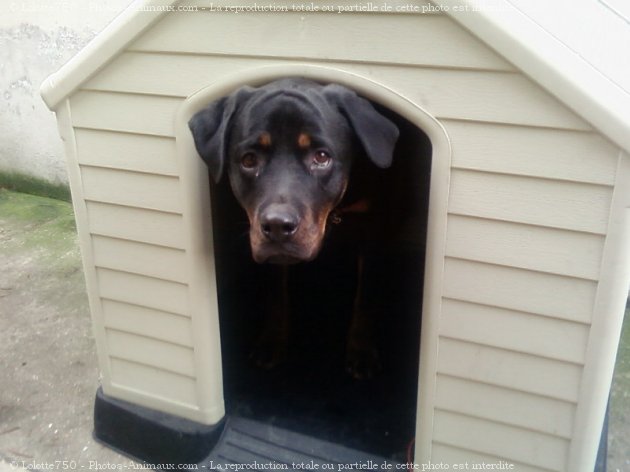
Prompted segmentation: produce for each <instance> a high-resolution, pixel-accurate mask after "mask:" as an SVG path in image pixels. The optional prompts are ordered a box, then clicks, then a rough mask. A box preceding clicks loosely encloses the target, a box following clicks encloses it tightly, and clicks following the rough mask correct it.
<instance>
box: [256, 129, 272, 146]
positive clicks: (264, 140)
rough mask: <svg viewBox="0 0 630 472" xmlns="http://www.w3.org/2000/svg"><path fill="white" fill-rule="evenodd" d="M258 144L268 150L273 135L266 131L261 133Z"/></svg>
mask: <svg viewBox="0 0 630 472" xmlns="http://www.w3.org/2000/svg"><path fill="white" fill-rule="evenodd" d="M258 144H260V145H261V146H262V147H266V148H267V147H269V146H271V135H270V134H269V133H267V132H266V131H264V132H262V133H260V136H258Z"/></svg>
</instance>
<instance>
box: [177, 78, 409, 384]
mask: <svg viewBox="0 0 630 472" xmlns="http://www.w3.org/2000/svg"><path fill="white" fill-rule="evenodd" d="M189 127H190V130H191V132H192V135H193V138H194V142H195V146H196V149H197V151H198V153H199V155H200V156H201V158H202V159H203V160H204V161H205V162H206V164H207V166H208V168H209V172H210V175H211V176H212V178H213V179H214V180H215V181H216V182H218V181H219V180H220V179H221V178H222V176H223V175H224V174H227V176H228V178H229V182H230V186H231V188H232V192H233V194H234V196H235V197H236V200H237V201H238V202H239V204H240V205H241V206H242V208H243V209H244V210H245V212H246V213H247V217H248V220H249V242H250V246H251V253H252V256H253V259H254V260H255V261H256V262H258V263H261V264H262V263H269V264H276V265H278V266H279V267H280V273H281V274H282V275H281V276H280V277H279V281H278V282H279V289H278V291H276V292H275V293H274V295H273V303H272V306H270V307H269V316H268V318H269V320H268V323H266V328H265V329H264V330H263V333H262V336H261V338H260V342H259V345H258V346H257V348H256V350H255V353H254V357H255V360H256V363H257V364H258V365H259V366H261V367H266V368H271V367H274V366H275V365H277V364H279V363H280V362H282V360H283V359H284V358H285V357H286V355H287V344H288V336H289V328H288V326H289V322H288V311H289V303H288V293H287V280H286V277H287V275H286V274H287V267H288V266H289V265H291V264H295V263H299V262H308V261H312V260H313V259H314V258H316V257H317V255H318V253H319V252H320V249H321V248H322V245H323V244H324V241H325V240H326V235H327V233H328V232H329V229H330V227H331V226H333V225H335V224H337V223H339V222H340V221H341V220H343V219H344V218H345V216H346V215H350V214H352V215H357V214H361V215H365V218H366V221H368V220H369V219H370V216H369V215H370V214H371V213H373V207H374V202H373V201H372V200H371V199H370V198H367V197H366V196H365V193H364V191H363V190H364V189H365V188H367V187H370V186H373V185H375V184H374V182H375V179H378V177H374V176H375V175H377V174H378V172H379V170H382V169H387V168H388V167H390V165H391V163H392V159H393V154H394V148H395V146H396V142H397V140H398V137H399V130H398V127H397V126H396V125H395V124H394V122H393V121H392V120H390V119H389V118H387V117H385V116H384V115H383V114H382V113H379V111H377V110H376V108H375V107H374V106H373V105H372V104H371V103H370V102H369V101H368V100H366V99H365V98H362V97H360V96H359V95H357V94H356V93H355V92H354V91H352V90H350V89H348V88H346V87H344V86H341V85H338V84H320V83H317V82H314V81H310V80H306V79H300V78H288V79H282V80H277V81H274V82H271V83H268V84H266V85H264V86H261V87H257V88H254V87H249V86H246V87H243V88H240V89H239V90H237V91H235V92H234V93H232V94H231V95H229V96H227V97H223V98H221V99H219V100H216V101H214V102H212V103H210V104H208V105H207V106H206V107H205V108H203V109H202V110H201V111H199V112H198V113H196V114H195V115H194V116H193V117H192V118H191V119H190V121H189ZM355 175H358V177H356V179H357V180H360V181H361V182H360V184H358V183H357V182H352V183H353V185H349V184H350V179H351V176H352V179H355ZM373 226H374V224H373V223H368V224H366V225H364V227H363V229H362V230H361V231H360V232H359V233H360V234H359V235H358V241H357V244H358V245H360V244H362V243H363V242H365V240H366V237H365V234H364V232H365V231H367V232H369V231H371V229H370V228H369V227H373ZM374 230H375V231H376V229H374ZM359 240H360V241H359ZM359 254H360V250H359ZM357 264H358V267H359V271H358V273H359V279H361V278H362V275H361V274H362V272H363V271H362V270H361V268H362V266H363V265H364V264H365V262H364V260H363V258H362V257H361V256H359V260H358V262H357ZM363 292H365V284H364V283H362V281H361V280H359V281H358V283H357V294H356V296H355V303H354V310H353V311H354V312H353V315H352V321H351V324H350V330H349V334H348V340H347V348H346V369H347V370H348V372H349V373H350V374H351V375H352V376H353V377H354V378H357V379H360V378H369V377H371V376H373V375H374V374H375V373H376V372H377V371H378V369H379V363H380V361H379V356H378V353H377V351H376V349H375V347H374V344H373V340H372V337H373V326H374V323H373V320H372V314H371V311H372V310H370V309H369V307H368V306H367V305H368V303H366V302H365V297H364V293H363Z"/></svg>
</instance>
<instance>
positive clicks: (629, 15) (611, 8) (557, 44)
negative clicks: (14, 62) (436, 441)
mask: <svg viewBox="0 0 630 472" xmlns="http://www.w3.org/2000/svg"><path fill="white" fill-rule="evenodd" d="M180 1H181V0H136V1H134V2H133V3H131V4H130V5H129V7H128V8H127V9H126V10H125V11H124V12H123V13H121V14H120V15H119V16H118V17H117V18H116V19H115V20H114V21H113V22H112V23H110V24H109V25H108V26H107V27H106V28H105V29H104V30H103V32H102V33H101V34H99V35H98V37H97V38H96V39H94V40H93V41H92V42H91V43H90V44H88V46H87V47H85V48H84V49H83V50H82V51H81V52H80V53H79V54H77V55H76V56H75V57H74V58H73V59H72V60H70V61H69V62H68V63H67V64H65V65H64V66H63V67H62V68H61V69H60V70H59V71H58V72H56V73H55V74H53V75H51V76H50V77H49V78H48V79H47V80H46V81H45V82H44V83H43V84H42V87H41V94H42V97H43V98H44V101H45V102H46V104H47V105H48V107H49V108H51V109H55V108H56V107H57V106H58V105H59V103H61V102H62V101H63V100H64V99H65V98H66V97H68V96H70V95H71V94H72V93H73V92H74V91H75V90H77V89H78V88H79V87H80V85H81V84H82V83H84V82H85V81H87V80H88V79H90V78H91V77H93V76H94V75H96V74H98V72H99V70H100V69H101V68H102V67H103V66H105V65H106V64H107V63H108V62H109V61H110V60H111V59H113V58H114V57H115V56H116V55H117V54H118V53H119V52H121V51H122V50H123V49H124V48H125V47H126V45H127V44H129V43H130V42H132V41H133V40H134V39H135V38H136V37H138V36H139V35H140V34H142V33H143V32H144V31H146V30H147V29H149V28H151V26H152V25H154V24H155V23H157V22H158V21H159V20H160V19H161V18H162V16H163V15H166V14H168V10H169V7H170V6H174V5H176V4H177V3H179V2H180ZM624 2H625V0H578V1H575V0H561V1H558V2H551V3H553V5H551V4H550V2H546V1H545V0H433V2H432V3H433V4H434V5H435V6H436V8H439V9H440V10H441V11H443V12H445V13H446V14H447V15H449V16H450V17H451V18H452V19H453V20H455V21H456V22H457V23H459V24H460V25H461V26H462V27H464V28H466V29H467V30H469V31H470V32H471V33H472V34H474V35H475V36H477V37H478V38H480V39H481V40H482V41H484V42H485V43H487V44H488V45H490V46H491V47H492V48H493V49H495V50H496V51H497V52H498V53H499V54H501V55H502V56H503V57H505V58H506V59H507V60H509V61H510V62H512V63H513V64H514V65H515V66H516V67H518V68H519V69H521V70H522V71H523V72H524V73H525V74H527V75H528V76H529V77H530V78H532V79H533V80H534V81H536V82H537V83H538V84H539V85H540V86H542V87H543V88H545V89H546V90H547V91H548V92H550V93H551V94H552V95H554V96H555V97H557V98H558V99H559V100H560V101H562V102H563V103H564V104H565V105H566V106H568V107H569V108H571V109H573V111H575V112H576V113H577V114H579V115H580V116H582V117H583V118H584V119H585V120H587V121H589V122H590V123H591V124H592V125H593V126H594V127H595V128H597V129H599V130H600V131H601V132H602V133H603V134H605V135H606V136H608V137H609V138H610V139H611V140H612V141H614V142H616V143H617V144H618V145H620V146H621V147H623V148H624V149H626V150H628V151H630V74H628V70H630V56H629V55H628V54H625V52H627V51H628V49H630V28H629V27H628V22H629V21H630V8H628V7H627V6H626V5H625V3H624ZM244 3H247V2H242V1H241V3H240V4H244ZM252 3H253V2H252ZM622 51H623V52H624V53H623V54H622V53H621V52H622Z"/></svg>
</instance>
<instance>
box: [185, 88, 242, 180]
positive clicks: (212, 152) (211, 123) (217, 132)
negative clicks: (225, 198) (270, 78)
mask: <svg viewBox="0 0 630 472" xmlns="http://www.w3.org/2000/svg"><path fill="white" fill-rule="evenodd" d="M253 91H254V89H253V88H251V87H243V88H241V89H239V90H237V91H236V92H234V93H233V94H232V95H230V96H228V97H223V98H221V99H219V100H216V101H214V102H212V103H210V104H209V105H208V106H206V107H205V108H204V109H202V110H201V111H199V112H197V113H196V114H195V115H194V116H193V117H192V118H191V119H190V121H188V127H189V128H190V131H191V132H192V135H193V138H194V140H195V148H197V152H198V153H199V155H200V156H201V158H202V159H203V160H204V161H205V163H206V164H207V165H208V169H209V170H210V174H212V178H213V179H214V181H215V182H219V180H221V175H222V174H223V167H224V166H225V161H226V160H227V145H228V144H227V140H228V130H229V129H230V126H229V125H230V122H231V121H232V116H233V115H234V112H235V111H236V109H237V107H238V106H239V104H241V103H242V102H243V101H245V100H246V99H247V98H248V97H249V96H251V94H252V93H253Z"/></svg>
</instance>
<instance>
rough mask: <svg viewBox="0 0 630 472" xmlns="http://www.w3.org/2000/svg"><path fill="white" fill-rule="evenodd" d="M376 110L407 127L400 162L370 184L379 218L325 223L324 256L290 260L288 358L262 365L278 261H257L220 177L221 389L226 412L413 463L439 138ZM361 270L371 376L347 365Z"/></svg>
mask: <svg viewBox="0 0 630 472" xmlns="http://www.w3.org/2000/svg"><path fill="white" fill-rule="evenodd" d="M375 107H377V108H378V109H379V111H380V112H381V113H382V114H384V115H386V116H387V117H389V118H390V119H392V121H394V122H395V123H396V124H397V125H398V127H399V130H400V131H401V134H400V138H399V140H398V142H397V145H396V149H395V154H394V161H393V164H392V166H391V167H390V168H389V169H386V170H382V169H376V170H377V171H378V172H377V177H376V178H375V179H374V181H373V182H371V184H370V188H369V189H368V192H369V194H368V195H367V198H368V199H369V201H371V202H374V204H373V207H372V208H373V210H371V211H374V212H377V216H376V217H373V218H371V219H369V220H368V221H367V223H366V221H365V215H362V214H359V213H357V214H344V215H343V216H342V217H341V218H337V219H336V220H335V221H329V222H328V230H327V233H326V240H325V243H324V246H323V248H322V250H321V252H320V254H319V255H318V256H317V258H316V259H315V260H314V261H312V262H308V263H299V264H294V265H291V266H288V268H287V271H288V272H287V273H288V276H287V279H286V280H287V288H288V293H289V305H290V313H291V315H290V316H291V318H290V337H289V344H288V356H287V359H286V361H285V362H283V363H281V364H279V365H277V366H275V367H274V368H271V369H265V368H261V367H259V366H256V365H255V363H254V362H252V359H251V353H252V350H253V349H254V347H255V345H256V342H257V337H258V335H259V333H260V332H261V329H262V323H263V322H264V320H263V318H264V316H263V312H264V309H265V307H264V305H265V303H267V300H268V298H269V294H270V293H274V289H273V288H272V287H269V284H270V283H271V281H273V280H276V279H277V277H274V275H273V271H277V270H280V269H279V267H278V266H273V265H269V264H257V263H255V262H254V261H253V260H252V257H251V251H250V248H249V240H248V221H247V216H246V215H245V212H244V211H243V210H242V209H241V208H240V206H239V205H238V203H237V202H236V200H235V198H234V196H233V195H232V194H231V190H230V187H229V182H227V179H223V180H222V181H221V182H220V183H219V184H216V185H215V184H213V185H212V188H211V192H212V196H211V197H212V204H213V230H214V245H215V261H216V270H217V285H218V287H217V288H218V296H219V313H220V325H221V344H222V361H223V381H224V394H225V405H226V410H227V414H228V415H231V416H237V417H245V418H249V419H254V420H257V421H260V422H263V423H265V424H272V425H274V426H278V427H282V428H286V429H288V430H291V431H296V432H299V433H302V434H306V435H309V436H312V437H316V438H320V439H324V440H326V441H331V442H334V443H337V444H341V445H344V446H347V447H350V448H352V449H356V450H360V451H366V452H369V453H372V454H378V455H379V456H382V457H386V458H391V459H392V460H400V461H405V460H406V459H407V449H408V448H409V446H410V443H411V441H412V440H413V437H414V434H415V423H416V401H417V389H418V365H419V337H420V328H421V327H420V323H421V307H422V287H423V273H424V251H425V239H426V220H427V210H428V198H429V197H428V194H429V181H430V168H431V144H430V141H429V139H428V137H427V136H426V135H425V134H424V133H423V132H422V131H421V130H420V129H418V128H417V127H416V126H414V125H413V124H411V123H410V122H408V121H407V120H405V119H403V118H402V117H400V116H398V115H396V114H394V113H392V112H390V111H389V110H386V109H383V108H382V107H379V106H378V105H375ZM364 165H372V164H371V163H369V162H367V161H366V162H365V163H364ZM355 166H356V168H355V169H354V170H353V172H360V171H361V168H362V164H360V163H359V164H355ZM352 180H353V177H352V176H351V179H350V184H349V186H352ZM350 188H351V187H349V191H350ZM375 221H376V223H375ZM366 234H369V235H370V237H369V238H367V239H368V240H369V244H365V239H366V238H365V235H366ZM359 258H361V259H362V261H363V262H362V264H361V267H360V269H359V266H360V265H359V264H358V263H357V261H358V260H359ZM359 270H362V271H367V272H366V273H365V274H364V275H365V277H363V279H362V280H365V282H364V283H365V284H366V287H365V288H366V290H365V291H366V293H367V294H368V300H369V304H370V306H371V308H372V310H373V313H375V323H376V329H375V330H374V332H375V333H376V336H375V340H374V342H375V346H376V348H377V350H378V352H379V364H380V368H379V369H375V370H376V371H375V372H374V373H373V375H372V376H371V378H364V379H355V378H353V377H352V376H351V375H349V374H348V373H347V372H346V369H345V353H346V334H347V332H348V328H349V324H350V321H351V314H352V310H353V303H354V297H355V292H356V290H357V283H358V282H357V281H358V279H359V277H358V271H359Z"/></svg>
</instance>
